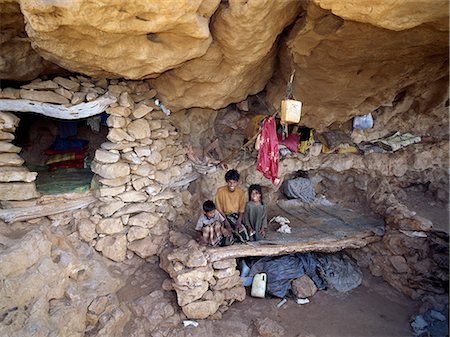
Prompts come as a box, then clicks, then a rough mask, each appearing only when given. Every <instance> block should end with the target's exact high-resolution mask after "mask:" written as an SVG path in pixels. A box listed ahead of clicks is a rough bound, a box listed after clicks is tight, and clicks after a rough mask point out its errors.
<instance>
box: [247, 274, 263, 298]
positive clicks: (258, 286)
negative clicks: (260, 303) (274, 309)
mask: <svg viewBox="0 0 450 337" xmlns="http://www.w3.org/2000/svg"><path fill="white" fill-rule="evenodd" d="M266 283H267V275H266V273H259V274H256V275H255V276H254V277H253V283H252V291H251V293H250V294H251V295H252V296H253V297H260V298H264V296H265V295H266Z"/></svg>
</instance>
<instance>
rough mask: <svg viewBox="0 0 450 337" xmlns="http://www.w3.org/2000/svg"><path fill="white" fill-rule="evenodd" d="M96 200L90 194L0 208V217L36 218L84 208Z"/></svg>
mask: <svg viewBox="0 0 450 337" xmlns="http://www.w3.org/2000/svg"><path fill="white" fill-rule="evenodd" d="M96 200H97V199H96V198H95V197H94V196H92V195H90V196H87V197H83V198H80V199H76V200H60V201H55V202H52V203H48V204H45V205H36V206H31V207H20V208H9V209H1V210H0V219H2V220H3V221H5V222H6V223H12V222H15V221H23V220H30V219H36V218H40V217H43V216H47V215H54V214H58V213H62V212H66V211H73V210H76V209H80V208H84V207H87V206H89V205H90V204H91V203H93V202H94V201H96Z"/></svg>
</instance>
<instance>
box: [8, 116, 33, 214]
mask: <svg viewBox="0 0 450 337" xmlns="http://www.w3.org/2000/svg"><path fill="white" fill-rule="evenodd" d="M19 121H20V119H19V118H18V117H17V116H15V115H14V114H12V113H8V112H0V200H1V203H2V206H3V207H6V208H8V207H11V206H14V205H15V206H16V207H17V206H20V205H26V204H27V205H30V204H32V203H33V201H31V203H30V202H26V203H24V202H23V201H25V200H34V199H36V198H37V197H38V196H39V193H37V191H36V184H35V183H34V181H35V180H36V176H37V173H36V172H30V171H29V170H28V169H27V168H26V167H25V166H22V165H23V163H24V160H23V159H22V158H21V157H20V155H19V153H20V151H21V148H20V147H17V146H15V145H14V144H12V143H11V141H12V140H14V131H15V130H16V128H17V126H18V125H19Z"/></svg>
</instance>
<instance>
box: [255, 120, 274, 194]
mask: <svg viewBox="0 0 450 337" xmlns="http://www.w3.org/2000/svg"><path fill="white" fill-rule="evenodd" d="M279 160H280V157H279V155H278V138H277V130H276V124H275V118H274V117H267V118H266V119H265V120H264V122H263V125H262V128H261V140H260V148H259V152H258V162H257V164H256V169H257V170H258V171H260V172H261V173H262V174H263V175H264V177H266V178H267V179H270V180H271V181H272V183H273V184H274V185H275V186H277V185H278V184H279V183H280V179H278V161H279Z"/></svg>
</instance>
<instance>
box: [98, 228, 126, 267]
mask: <svg viewBox="0 0 450 337" xmlns="http://www.w3.org/2000/svg"><path fill="white" fill-rule="evenodd" d="M95 249H97V250H98V251H100V252H102V254H103V255H104V256H105V257H107V258H109V259H111V260H113V261H116V262H122V261H125V258H126V255H127V238H126V236H125V234H117V235H114V236H109V235H108V236H105V237H103V238H100V239H99V240H98V241H97V244H96V245H95Z"/></svg>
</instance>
